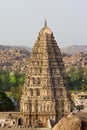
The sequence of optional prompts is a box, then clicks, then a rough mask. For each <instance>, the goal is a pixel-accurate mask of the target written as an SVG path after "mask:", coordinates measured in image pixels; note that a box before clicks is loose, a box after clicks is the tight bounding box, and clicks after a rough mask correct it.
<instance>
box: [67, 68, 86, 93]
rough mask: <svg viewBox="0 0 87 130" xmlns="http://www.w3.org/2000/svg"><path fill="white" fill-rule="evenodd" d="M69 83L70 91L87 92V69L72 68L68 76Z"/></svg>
mask: <svg viewBox="0 0 87 130" xmlns="http://www.w3.org/2000/svg"><path fill="white" fill-rule="evenodd" d="M67 81H68V85H69V88H70V90H80V91H87V69H82V68H81V69H78V70H77V71H76V70H75V69H74V68H71V70H70V72H68V74H67Z"/></svg>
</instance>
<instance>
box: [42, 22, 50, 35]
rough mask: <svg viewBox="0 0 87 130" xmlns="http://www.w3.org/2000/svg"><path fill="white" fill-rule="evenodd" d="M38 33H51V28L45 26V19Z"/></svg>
mask: <svg viewBox="0 0 87 130" xmlns="http://www.w3.org/2000/svg"><path fill="white" fill-rule="evenodd" d="M40 34H52V31H51V29H50V28H49V27H48V26H47V21H44V27H43V28H42V29H41V30H40Z"/></svg>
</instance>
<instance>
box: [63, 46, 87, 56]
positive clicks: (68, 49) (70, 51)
mask: <svg viewBox="0 0 87 130" xmlns="http://www.w3.org/2000/svg"><path fill="white" fill-rule="evenodd" d="M61 51H62V52H64V53H67V54H75V53H78V52H83V53H87V45H80V46H78V45H72V46H69V47H66V48H62V49H61Z"/></svg>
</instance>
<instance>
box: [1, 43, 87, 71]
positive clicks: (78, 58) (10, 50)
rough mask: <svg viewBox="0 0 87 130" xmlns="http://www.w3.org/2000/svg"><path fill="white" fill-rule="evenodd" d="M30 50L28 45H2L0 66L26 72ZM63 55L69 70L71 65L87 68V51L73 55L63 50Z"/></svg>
mask: <svg viewBox="0 0 87 130" xmlns="http://www.w3.org/2000/svg"><path fill="white" fill-rule="evenodd" d="M30 51H31V50H30V49H28V48H27V49H26V47H16V46H15V47H14V46H12V47H11V46H2V45H0V68H3V69H8V70H9V71H11V72H12V71H15V70H17V69H19V70H20V71H21V72H25V70H26V68H27V65H28V62H29V55H30ZM62 57H63V61H64V64H65V67H66V70H67V71H69V70H70V68H71V67H74V68H75V69H79V68H87V53H84V52H78V53H74V54H73V55H71V54H66V53H63V52H62Z"/></svg>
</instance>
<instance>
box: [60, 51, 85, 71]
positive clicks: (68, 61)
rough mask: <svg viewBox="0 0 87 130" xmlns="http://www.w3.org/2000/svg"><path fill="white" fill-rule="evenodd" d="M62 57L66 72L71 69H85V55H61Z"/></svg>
mask: <svg viewBox="0 0 87 130" xmlns="http://www.w3.org/2000/svg"><path fill="white" fill-rule="evenodd" d="M62 56H63V61H64V64H65V68H66V71H69V70H70V68H71V67H74V68H75V69H76V70H78V69H80V68H87V53H83V52H78V53H75V54H73V55H70V54H65V53H62Z"/></svg>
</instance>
